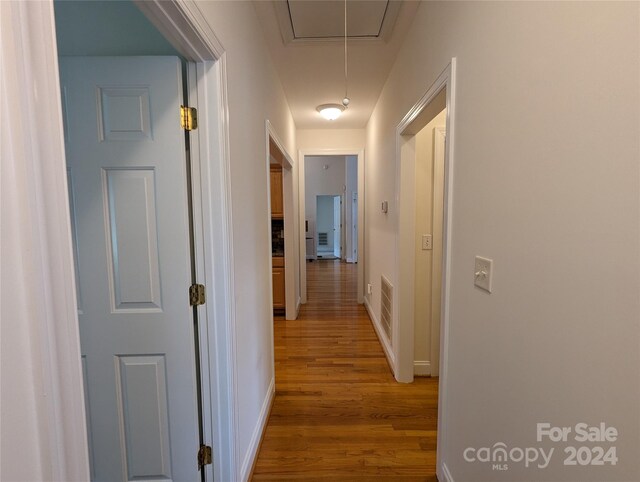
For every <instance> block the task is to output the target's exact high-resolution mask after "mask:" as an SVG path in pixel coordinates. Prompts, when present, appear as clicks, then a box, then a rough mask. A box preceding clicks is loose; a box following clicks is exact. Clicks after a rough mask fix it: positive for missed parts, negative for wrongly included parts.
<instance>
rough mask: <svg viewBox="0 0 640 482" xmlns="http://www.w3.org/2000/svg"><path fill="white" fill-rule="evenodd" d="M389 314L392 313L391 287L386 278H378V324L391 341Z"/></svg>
mask: <svg viewBox="0 0 640 482" xmlns="http://www.w3.org/2000/svg"><path fill="white" fill-rule="evenodd" d="M391 313H393V286H392V285H391V283H390V282H389V280H388V279H387V278H385V277H384V276H382V277H381V278H380V322H381V323H382V328H383V329H384V331H385V333H386V334H387V338H388V339H389V341H391Z"/></svg>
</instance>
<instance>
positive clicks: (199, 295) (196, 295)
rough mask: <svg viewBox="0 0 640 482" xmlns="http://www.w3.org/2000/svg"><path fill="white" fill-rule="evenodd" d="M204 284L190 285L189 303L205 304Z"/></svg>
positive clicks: (192, 304) (193, 304) (194, 304)
mask: <svg viewBox="0 0 640 482" xmlns="http://www.w3.org/2000/svg"><path fill="white" fill-rule="evenodd" d="M204 293H205V289H204V285H198V284H193V285H191V286H189V304H190V305H191V306H197V305H204V302H205V296H204Z"/></svg>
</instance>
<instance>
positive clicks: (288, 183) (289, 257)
mask: <svg viewBox="0 0 640 482" xmlns="http://www.w3.org/2000/svg"><path fill="white" fill-rule="evenodd" d="M265 133H266V135H265V146H266V147H265V149H266V174H265V175H266V178H267V194H268V196H267V206H268V207H269V209H268V213H269V217H268V225H269V239H271V176H270V175H269V170H270V165H271V152H270V148H269V139H271V140H272V141H273V142H274V144H275V145H276V147H277V148H278V149H279V150H280V152H281V153H282V154H283V156H284V157H283V158H282V159H276V160H277V161H278V162H279V164H280V165H281V166H282V202H283V208H284V220H285V223H284V245H285V254H284V257H285V260H284V261H285V262H284V276H285V293H286V294H285V298H286V307H285V318H286V319H287V320H295V319H296V318H298V312H299V311H300V288H299V284H300V283H299V280H298V282H296V272H298V273H299V269H298V266H297V265H296V260H297V259H298V254H299V252H300V247H299V246H298V241H299V240H298V237H297V236H296V233H297V229H298V216H297V215H296V213H297V209H298V206H296V205H295V199H296V195H297V193H296V190H295V188H296V186H295V176H296V168H297V166H296V165H295V162H294V160H293V159H292V158H291V156H290V155H289V153H288V152H287V150H286V149H285V148H284V143H283V142H282V140H281V138H280V136H279V135H278V133H277V132H276V130H275V129H274V128H273V125H272V124H271V121H269V119H267V120H266V121H265ZM286 246H289V249H287V248H286ZM268 250H269V251H268V257H269V260H270V261H269V263H270V264H269V272H271V271H272V270H273V266H271V263H272V262H271V246H268ZM269 292H270V293H273V286H272V285H270V291H269ZM272 301H273V300H272ZM270 316H271V317H272V318H273V306H272V307H271V315H270ZM271 321H272V323H271V328H272V331H273V319H272V320H271ZM271 338H272V339H271V341H272V342H273V333H272V334H271ZM272 345H273V343H272Z"/></svg>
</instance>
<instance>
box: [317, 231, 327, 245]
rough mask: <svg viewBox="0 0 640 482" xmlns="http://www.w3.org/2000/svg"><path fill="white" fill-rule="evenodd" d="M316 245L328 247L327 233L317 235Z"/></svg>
mask: <svg viewBox="0 0 640 482" xmlns="http://www.w3.org/2000/svg"><path fill="white" fill-rule="evenodd" d="M318 244H319V245H320V246H328V245H329V238H328V235H327V233H318Z"/></svg>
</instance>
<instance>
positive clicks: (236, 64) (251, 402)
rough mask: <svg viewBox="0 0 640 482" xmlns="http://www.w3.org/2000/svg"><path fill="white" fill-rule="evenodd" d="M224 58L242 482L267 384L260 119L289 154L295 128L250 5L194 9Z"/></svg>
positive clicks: (267, 246)
mask: <svg viewBox="0 0 640 482" xmlns="http://www.w3.org/2000/svg"><path fill="white" fill-rule="evenodd" d="M198 6H199V7H200V9H201V10H202V12H203V14H204V15H205V17H206V18H207V20H208V21H209V23H210V24H211V26H212V28H213V30H214V31H215V33H216V35H217V36H218V38H219V39H220V41H221V42H222V45H223V46H224V48H225V51H226V56H227V75H228V95H229V127H230V154H231V196H232V215H233V249H234V267H233V268H234V277H235V280H234V281H235V301H236V304H235V327H236V332H237V333H238V343H237V347H236V355H237V359H236V362H237V384H238V394H237V395H238V398H237V400H238V407H237V410H238V414H239V426H238V429H239V439H240V440H239V452H240V463H241V464H243V469H244V471H245V472H244V474H243V475H244V476H246V475H247V473H248V471H249V470H250V469H251V466H250V464H251V462H252V461H251V460H249V458H248V457H247V455H249V454H248V453H247V451H248V450H249V449H250V448H255V446H254V445H252V444H255V443H257V442H259V439H258V440H257V441H256V439H255V435H256V434H257V435H258V436H259V435H260V434H259V433H257V432H256V429H257V428H258V427H257V424H258V422H259V417H260V414H261V409H262V408H263V404H264V402H265V400H266V398H267V397H268V395H269V394H268V389H269V387H270V384H271V383H272V381H273V378H274V373H273V340H272V335H271V333H272V326H271V313H270V307H271V292H270V291H269V286H270V281H269V280H270V277H271V272H270V271H269V258H270V256H271V240H270V239H269V237H268V234H269V228H270V226H269V213H268V212H267V209H268V205H269V204H268V196H269V193H268V191H267V183H268V175H269V173H268V170H267V165H266V163H265V145H266V144H265V142H266V140H265V120H266V119H269V120H270V122H271V124H272V126H273V128H274V129H275V131H276V132H277V133H278V136H279V137H280V140H281V141H282V142H283V145H284V148H285V149H286V150H287V151H288V152H290V153H293V152H296V150H295V125H294V123H293V119H292V117H291V114H290V112H289V108H288V105H287V102H286V99H285V97H284V92H283V90H282V87H281V84H280V81H279V79H278V76H277V73H276V72H275V70H274V68H273V64H272V63H271V60H270V56H269V53H268V51H267V50H266V45H265V43H264V38H263V37H262V29H261V27H260V25H259V24H258V20H257V17H256V14H255V10H254V7H253V4H252V3H251V2H199V3H198Z"/></svg>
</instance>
